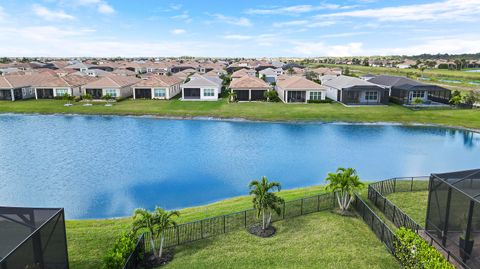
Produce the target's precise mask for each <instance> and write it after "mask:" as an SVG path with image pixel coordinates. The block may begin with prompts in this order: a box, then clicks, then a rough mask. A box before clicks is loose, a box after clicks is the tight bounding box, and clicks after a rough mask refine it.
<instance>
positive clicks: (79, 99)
mask: <svg viewBox="0 0 480 269" xmlns="http://www.w3.org/2000/svg"><path fill="white" fill-rule="evenodd" d="M73 101H75V102H80V101H82V97H80V96H75V97H74V99H73Z"/></svg>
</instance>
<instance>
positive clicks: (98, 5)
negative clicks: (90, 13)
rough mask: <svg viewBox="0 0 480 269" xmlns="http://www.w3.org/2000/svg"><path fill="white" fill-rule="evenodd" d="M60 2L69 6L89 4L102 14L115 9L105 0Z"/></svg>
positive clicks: (109, 12)
mask: <svg viewBox="0 0 480 269" xmlns="http://www.w3.org/2000/svg"><path fill="white" fill-rule="evenodd" d="M62 3H64V4H65V5H70V6H89V7H93V8H95V9H96V10H97V11H98V12H100V13H102V14H113V13H115V9H114V8H113V7H112V6H111V5H110V4H108V2H107V1H105V0H75V1H64V0H62Z"/></svg>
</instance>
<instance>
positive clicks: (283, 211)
mask: <svg viewBox="0 0 480 269" xmlns="http://www.w3.org/2000/svg"><path fill="white" fill-rule="evenodd" d="M282 213H283V219H285V201H283V210H282Z"/></svg>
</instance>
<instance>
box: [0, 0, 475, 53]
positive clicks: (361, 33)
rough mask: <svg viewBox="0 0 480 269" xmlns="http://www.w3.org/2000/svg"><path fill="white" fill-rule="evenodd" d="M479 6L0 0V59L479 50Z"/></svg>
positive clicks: (368, 1) (456, 2)
mask: <svg viewBox="0 0 480 269" xmlns="http://www.w3.org/2000/svg"><path fill="white" fill-rule="evenodd" d="M479 23H480V0H430V1H426V0H423V1H409V0H405V1H399V0H398V1H395V0H393V1H376V0H346V1H256V0H255V1H254V0H251V1H247V0H237V1H208V0H204V1H163V0H157V1H154V0H137V1H114V0H22V1H15V0H8V1H6V0H0V44H1V45H0V56H125V57H132V56H182V55H189V56H213V57H238V56H243V57H277V56H285V57H290V56H297V57H314V56H362V55H391V54H408V55H411V54H421V53H476V52H480V29H479V27H478V25H480V24H479Z"/></svg>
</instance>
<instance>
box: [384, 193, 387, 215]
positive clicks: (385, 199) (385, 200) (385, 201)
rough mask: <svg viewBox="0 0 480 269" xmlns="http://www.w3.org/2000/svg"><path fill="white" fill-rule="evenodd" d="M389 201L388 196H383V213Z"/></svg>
mask: <svg viewBox="0 0 480 269" xmlns="http://www.w3.org/2000/svg"><path fill="white" fill-rule="evenodd" d="M386 203H387V198H385V197H383V213H385V204H386Z"/></svg>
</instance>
